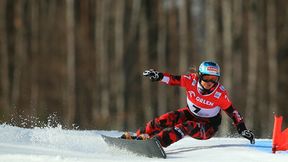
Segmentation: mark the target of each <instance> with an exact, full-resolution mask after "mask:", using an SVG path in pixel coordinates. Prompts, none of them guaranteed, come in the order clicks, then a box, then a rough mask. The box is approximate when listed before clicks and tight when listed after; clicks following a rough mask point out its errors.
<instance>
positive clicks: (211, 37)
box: [205, 0, 217, 60]
mask: <svg viewBox="0 0 288 162" xmlns="http://www.w3.org/2000/svg"><path fill="white" fill-rule="evenodd" d="M205 3H206V4H205V49H206V52H205V53H206V56H207V57H206V58H205V59H209V60H215V59H216V55H215V54H216V33H217V30H216V29H217V26H216V25H217V24H216V18H215V16H216V14H215V12H216V11H215V10H216V1H214V0H206V1H205Z"/></svg>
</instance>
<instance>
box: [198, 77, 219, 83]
mask: <svg viewBox="0 0 288 162" xmlns="http://www.w3.org/2000/svg"><path fill="white" fill-rule="evenodd" d="M201 80H202V81H203V82H206V83H208V82H210V83H218V81H219V77H218V76H214V75H203V76H202V77H201Z"/></svg>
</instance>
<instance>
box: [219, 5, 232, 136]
mask: <svg viewBox="0 0 288 162" xmlns="http://www.w3.org/2000/svg"><path fill="white" fill-rule="evenodd" d="M231 16H232V2H231V1H230V0H222V18H223V21H222V22H223V33H222V34H223V62H224V63H225V66H223V67H224V69H223V71H224V72H223V73H222V74H223V76H224V77H223V82H224V85H225V88H226V89H227V91H228V92H231V89H232V17H231ZM223 118H224V120H223V122H222V126H221V130H220V133H221V134H222V135H225V134H227V131H229V126H230V125H229V123H230V122H228V121H229V119H228V117H227V115H223Z"/></svg>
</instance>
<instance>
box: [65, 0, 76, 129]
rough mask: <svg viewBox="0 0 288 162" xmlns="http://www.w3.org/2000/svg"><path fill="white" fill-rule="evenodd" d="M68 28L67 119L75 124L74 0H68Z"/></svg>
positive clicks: (69, 123)
mask: <svg viewBox="0 0 288 162" xmlns="http://www.w3.org/2000/svg"><path fill="white" fill-rule="evenodd" d="M66 5H67V7H66V21H67V22H66V24H67V26H66V28H67V33H66V35H67V38H66V39H67V75H68V77H67V94H66V95H67V108H66V112H65V116H66V117H65V119H66V121H67V124H68V125H69V126H70V125H71V124H73V122H74V119H75V113H76V103H75V101H76V92H75V83H76V80H75V20H74V13H75V11H74V0H66Z"/></svg>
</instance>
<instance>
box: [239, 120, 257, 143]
mask: <svg viewBox="0 0 288 162" xmlns="http://www.w3.org/2000/svg"><path fill="white" fill-rule="evenodd" d="M237 131H238V133H239V134H241V136H242V137H244V138H247V139H248V140H249V141H250V143H251V144H255V136H254V134H253V132H252V131H250V130H248V129H247V128H246V126H245V124H244V122H241V123H239V124H238V125H237Z"/></svg>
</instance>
